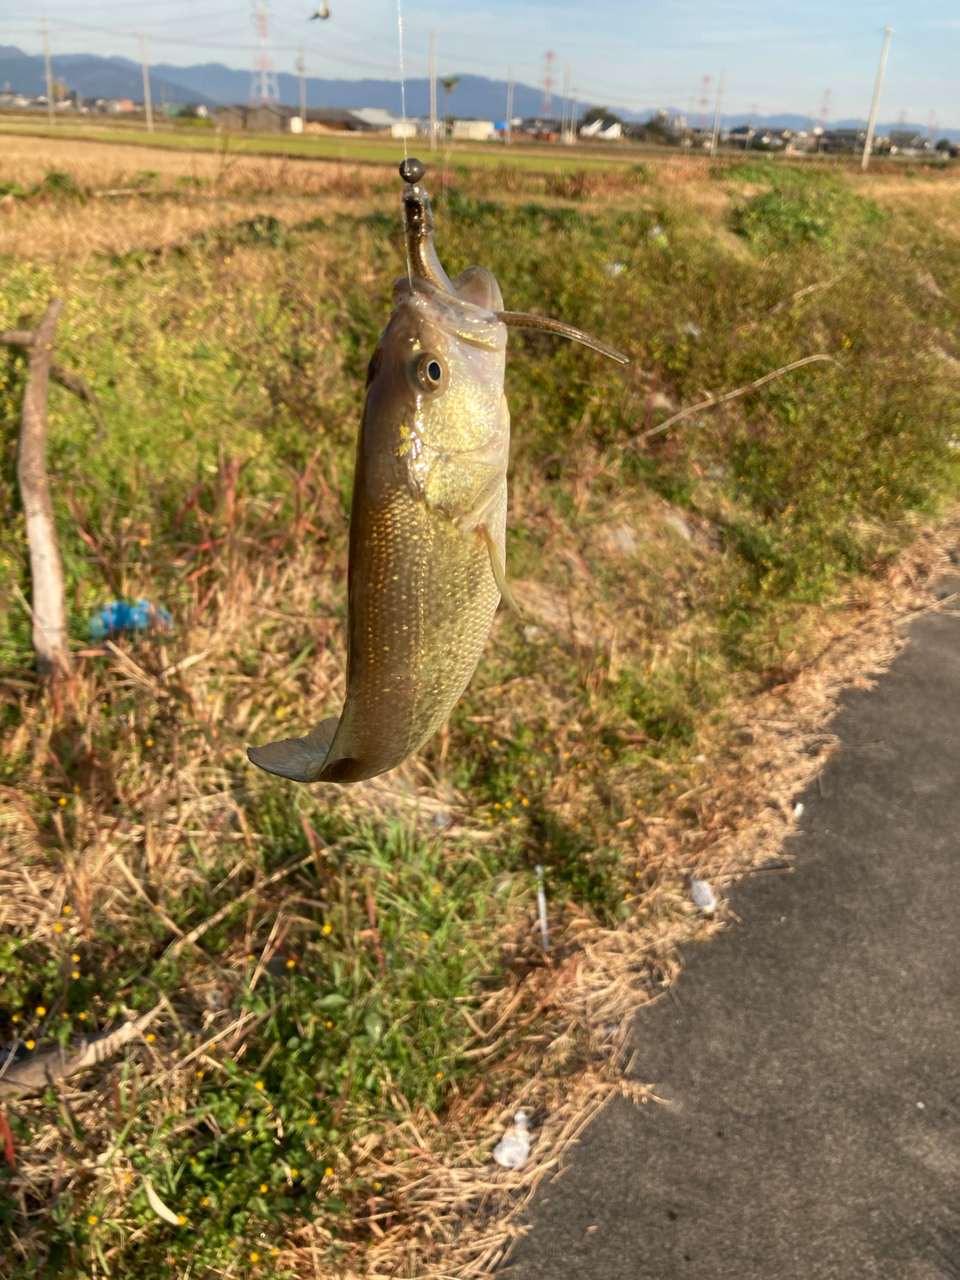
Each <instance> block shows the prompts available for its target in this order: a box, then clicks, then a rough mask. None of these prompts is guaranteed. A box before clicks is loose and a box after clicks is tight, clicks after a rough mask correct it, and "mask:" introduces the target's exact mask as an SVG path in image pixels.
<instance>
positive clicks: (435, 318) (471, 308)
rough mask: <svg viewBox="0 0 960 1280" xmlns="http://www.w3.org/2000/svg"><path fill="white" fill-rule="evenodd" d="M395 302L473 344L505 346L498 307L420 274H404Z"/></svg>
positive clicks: (485, 347)
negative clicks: (451, 290)
mask: <svg viewBox="0 0 960 1280" xmlns="http://www.w3.org/2000/svg"><path fill="white" fill-rule="evenodd" d="M393 304H394V307H395V308H397V309H398V310H399V309H400V308H403V309H405V310H407V311H408V313H410V314H411V315H412V317H415V318H416V320H419V321H421V322H425V323H426V324H428V325H432V326H433V327H435V328H437V329H439V330H441V332H443V333H445V334H447V335H448V336H449V337H453V338H457V339H458V340H459V341H460V342H465V343H466V344H467V345H468V346H470V347H477V348H479V349H480V350H481V351H502V350H503V349H504V348H505V346H506V341H507V329H506V325H505V324H504V323H503V322H502V321H501V320H500V319H499V318H498V317H497V313H496V312H495V311H488V310H487V308H486V307H481V306H478V305H477V304H476V303H474V302H467V301H465V300H464V299H463V298H461V297H459V296H458V295H457V294H455V293H447V292H446V290H444V289H440V288H438V287H437V286H436V285H435V284H433V283H432V282H431V281H429V280H424V279H422V278H421V277H419V276H413V277H412V278H409V279H408V278H407V277H406V276H403V277H402V278H401V279H400V280H398V281H397V282H396V283H395V284H394V286H393Z"/></svg>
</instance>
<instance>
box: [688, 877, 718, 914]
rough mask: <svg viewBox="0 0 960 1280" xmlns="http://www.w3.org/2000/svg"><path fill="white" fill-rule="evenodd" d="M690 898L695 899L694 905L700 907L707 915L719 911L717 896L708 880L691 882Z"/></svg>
mask: <svg viewBox="0 0 960 1280" xmlns="http://www.w3.org/2000/svg"><path fill="white" fill-rule="evenodd" d="M690 897H691V898H693V901H694V905H695V906H698V907H699V908H700V910H701V911H703V912H704V913H705V914H706V915H709V914H710V913H711V911H716V909H717V898H716V894H715V893H714V892H713V890H712V889H711V888H710V885H709V884H708V883H707V881H706V880H691V881H690Z"/></svg>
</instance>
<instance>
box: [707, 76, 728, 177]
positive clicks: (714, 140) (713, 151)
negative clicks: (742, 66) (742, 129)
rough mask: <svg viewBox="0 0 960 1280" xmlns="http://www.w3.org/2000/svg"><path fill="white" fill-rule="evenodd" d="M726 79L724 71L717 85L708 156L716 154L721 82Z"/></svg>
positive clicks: (721, 92) (721, 94)
mask: <svg viewBox="0 0 960 1280" xmlns="http://www.w3.org/2000/svg"><path fill="white" fill-rule="evenodd" d="M726 77H727V73H726V71H721V72H720V83H719V84H718V85H717V109H716V111H715V112H714V113H713V136H712V137H711V139H710V154H711V155H712V156H715V155H716V154H717V139H718V138H719V136H720V108H721V106H722V105H723V82H724V80H725V79H726Z"/></svg>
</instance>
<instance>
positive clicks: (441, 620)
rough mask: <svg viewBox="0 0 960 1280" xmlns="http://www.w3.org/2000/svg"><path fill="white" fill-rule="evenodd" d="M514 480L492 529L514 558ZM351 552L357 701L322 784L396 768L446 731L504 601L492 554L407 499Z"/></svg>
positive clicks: (352, 687)
mask: <svg viewBox="0 0 960 1280" xmlns="http://www.w3.org/2000/svg"><path fill="white" fill-rule="evenodd" d="M506 512H507V492H506V482H505V481H504V483H503V485H502V487H501V489H500V491H499V492H498V494H497V496H496V498H495V499H494V501H493V502H492V503H491V504H490V506H489V507H488V508H487V510H486V512H485V523H486V525H487V527H488V529H489V531H490V533H491V535H492V536H493V540H494V542H495V544H496V546H497V548H498V549H499V552H500V558H501V562H502V561H503V557H504V539H505V528H506ZM368 515H369V517H370V518H369V519H365V520H363V522H362V526H361V527H360V528H359V529H358V537H357V540H356V544H355V547H356V549H354V546H352V547H351V558H352V561H353V563H352V566H351V579H350V604H349V611H350V619H349V645H348V656H347V694H346V700H345V703H344V708H343V713H342V715H341V717H340V725H339V728H338V729H337V733H336V737H335V738H334V741H333V744H332V745H331V748H330V753H329V755H328V756H327V759H326V762H325V764H324V768H323V772H322V773H321V774H320V779H321V780H322V781H329V782H359V781H361V780H362V779H364V778H372V777H375V776H376V775H377V774H380V773H385V772H386V771H387V770H388V769H392V768H394V767H395V766H396V765H398V764H399V763H400V762H401V761H402V760H404V759H405V758H406V757H407V756H408V755H411V754H412V753H413V752H415V751H417V750H418V749H419V748H420V747H421V746H422V745H423V743H424V742H425V741H426V740H427V739H428V738H429V737H430V736H431V735H432V734H433V733H435V732H436V731H437V729H439V728H440V726H441V725H442V724H443V722H444V720H446V718H447V716H448V715H449V714H450V712H451V710H452V709H453V707H454V706H455V704H456V702H457V700H458V698H459V697H460V695H461V694H462V693H463V691H464V689H465V688H466V687H467V685H468V684H469V682H470V678H471V676H472V675H473V673H474V671H475V670H476V667H477V663H478V662H479V660H480V655H481V654H482V652H483V648H484V645H485V644H486V641H487V637H488V636H489V634H490V628H491V626H492V624H493V619H494V615H495V613H496V611H497V605H498V603H499V600H500V592H499V590H498V588H497V584H496V581H495V579H494V575H493V570H492V568H491V564H490V552H489V549H488V547H487V546H486V544H485V542H484V540H483V538H482V537H481V535H480V534H479V533H478V532H477V531H476V530H474V529H460V528H457V527H456V526H455V525H454V524H453V522H452V521H451V520H450V519H449V517H448V516H446V515H444V514H442V513H441V512H438V511H437V510H435V509H433V508H430V507H429V506H427V505H426V503H424V502H423V501H422V500H421V499H418V498H417V497H415V496H414V495H413V494H411V493H410V492H409V490H408V489H406V488H403V489H399V490H398V491H396V492H395V493H394V494H393V495H392V496H391V497H390V499H389V501H387V502H386V503H384V504H383V505H381V506H380V507H379V509H378V510H377V511H375V512H369V513H368Z"/></svg>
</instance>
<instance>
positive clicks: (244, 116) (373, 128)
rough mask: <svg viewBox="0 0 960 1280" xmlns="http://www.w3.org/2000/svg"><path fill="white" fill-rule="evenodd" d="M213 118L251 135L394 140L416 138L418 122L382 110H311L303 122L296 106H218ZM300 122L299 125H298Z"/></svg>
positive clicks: (234, 129)
mask: <svg viewBox="0 0 960 1280" xmlns="http://www.w3.org/2000/svg"><path fill="white" fill-rule="evenodd" d="M213 118H214V120H215V121H216V123H217V125H218V126H219V127H220V128H221V129H229V130H230V131H231V132H239V131H241V130H248V131H249V132H251V133H281V132H288V133H329V132H335V133H336V132H341V131H342V132H348V133H385V134H390V135H392V136H393V137H394V138H403V137H407V138H415V137H416V136H417V121H416V120H406V121H404V120H402V119H401V118H400V116H395V115H393V114H392V113H391V112H389V111H384V110H382V108H380V107H359V108H356V109H348V108H345V107H309V108H308V109H307V118H306V120H305V121H304V120H302V119H301V117H300V112H299V111H298V110H297V109H296V108H295V107H280V106H261V107H244V106H239V105H234V106H227V107H215V108H214V111H213ZM294 122H296V123H294Z"/></svg>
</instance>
